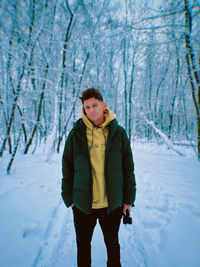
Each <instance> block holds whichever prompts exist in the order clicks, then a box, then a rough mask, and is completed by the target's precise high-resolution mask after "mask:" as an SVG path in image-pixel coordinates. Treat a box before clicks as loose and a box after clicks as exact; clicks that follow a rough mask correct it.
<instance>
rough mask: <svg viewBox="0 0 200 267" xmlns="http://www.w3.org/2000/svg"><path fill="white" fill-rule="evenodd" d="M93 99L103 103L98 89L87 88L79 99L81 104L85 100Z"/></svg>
mask: <svg viewBox="0 0 200 267" xmlns="http://www.w3.org/2000/svg"><path fill="white" fill-rule="evenodd" d="M91 97H94V98H96V99H98V100H99V101H101V102H103V96H102V94H101V93H100V91H99V89H96V88H88V89H86V90H84V91H83V92H82V95H81V96H80V97H79V98H80V100H81V101H82V104H83V102H84V101H85V100H87V99H89V98H91Z"/></svg>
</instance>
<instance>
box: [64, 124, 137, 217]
mask: <svg viewBox="0 0 200 267" xmlns="http://www.w3.org/2000/svg"><path fill="white" fill-rule="evenodd" d="M62 172H63V179H62V193H61V195H62V198H63V200H64V202H65V204H66V206H67V207H69V206H71V204H72V203H74V205H75V206H76V207H77V208H79V209H80V210H81V211H83V212H84V213H86V214H89V213H91V209H92V200H93V197H92V188H93V186H92V170H91V164H90V156H89V151H88V144H87V137H86V126H85V124H84V122H83V120H82V119H79V120H78V121H77V122H76V123H75V125H74V127H73V129H72V130H71V132H70V133H69V135H68V138H67V141H66V143H65V149H64V152H63V158H62ZM105 180H106V193H107V198H108V212H110V211H112V210H114V209H116V208H118V207H119V206H121V205H122V204H123V203H124V204H129V205H133V204H134V200H135V193H136V183H135V175H134V163H133V157H132V151H131V147H130V143H129V140H128V137H127V135H126V132H125V130H124V128H122V127H121V126H119V125H118V123H117V121H116V120H113V121H112V122H111V123H110V124H109V134H108V141H107V145H106V152H105Z"/></svg>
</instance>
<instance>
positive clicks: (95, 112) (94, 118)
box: [83, 97, 106, 126]
mask: <svg viewBox="0 0 200 267" xmlns="http://www.w3.org/2000/svg"><path fill="white" fill-rule="evenodd" d="M83 107H84V110H85V113H86V114H87V116H88V118H89V120H90V121H91V122H92V123H94V124H95V125H96V126H100V125H101V124H102V123H103V122H104V114H103V111H104V109H105V108H106V104H105V103H104V102H101V101H99V100H98V99H96V98H94V97H91V98H89V99H86V100H84V102H83Z"/></svg>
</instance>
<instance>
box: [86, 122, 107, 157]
mask: <svg viewBox="0 0 200 267" xmlns="http://www.w3.org/2000/svg"><path fill="white" fill-rule="evenodd" d="M95 128H96V129H99V128H101V130H102V132H103V136H104V139H105V151H106V145H107V139H106V135H105V132H104V129H103V126H100V127H95V126H93V127H92V142H91V145H90V146H89V154H90V150H91V149H92V146H93V143H94V129H95Z"/></svg>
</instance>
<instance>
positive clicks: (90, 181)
mask: <svg viewBox="0 0 200 267" xmlns="http://www.w3.org/2000/svg"><path fill="white" fill-rule="evenodd" d="M80 99H81V101H82V104H83V107H82V118H81V119H79V120H78V121H77V122H76V123H75V125H74V127H73V129H72V130H71V132H70V133H69V136H68V138H67V141H66V144H65V149H64V153H63V159H62V171H63V179H62V197H63V200H64V202H65V204H66V206H67V207H72V209H73V215H74V226H75V231H76V242H77V263H78V267H91V240H92V234H93V231H94V227H95V225H96V222H97V219H98V220H99V224H100V227H101V229H102V232H103V236H104V241H105V244H106V248H107V257H108V260H107V266H110V267H120V266H121V263H120V245H119V240H118V232H119V226H120V222H121V218H122V213H123V212H124V213H125V212H126V210H128V211H129V212H130V208H131V206H133V204H134V200H135V192H136V183H135V175H134V164H133V158H132V152H131V148H130V143H129V140H128V137H127V135H126V132H125V130H124V129H123V128H122V127H121V126H119V125H118V123H117V120H116V115H115V114H114V113H113V112H112V111H111V110H110V109H109V108H107V107H106V104H105V103H104V102H103V97H102V95H101V94H100V92H99V90H97V89H94V88H89V89H87V90H85V91H83V92H82V96H81V97H80Z"/></svg>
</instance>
